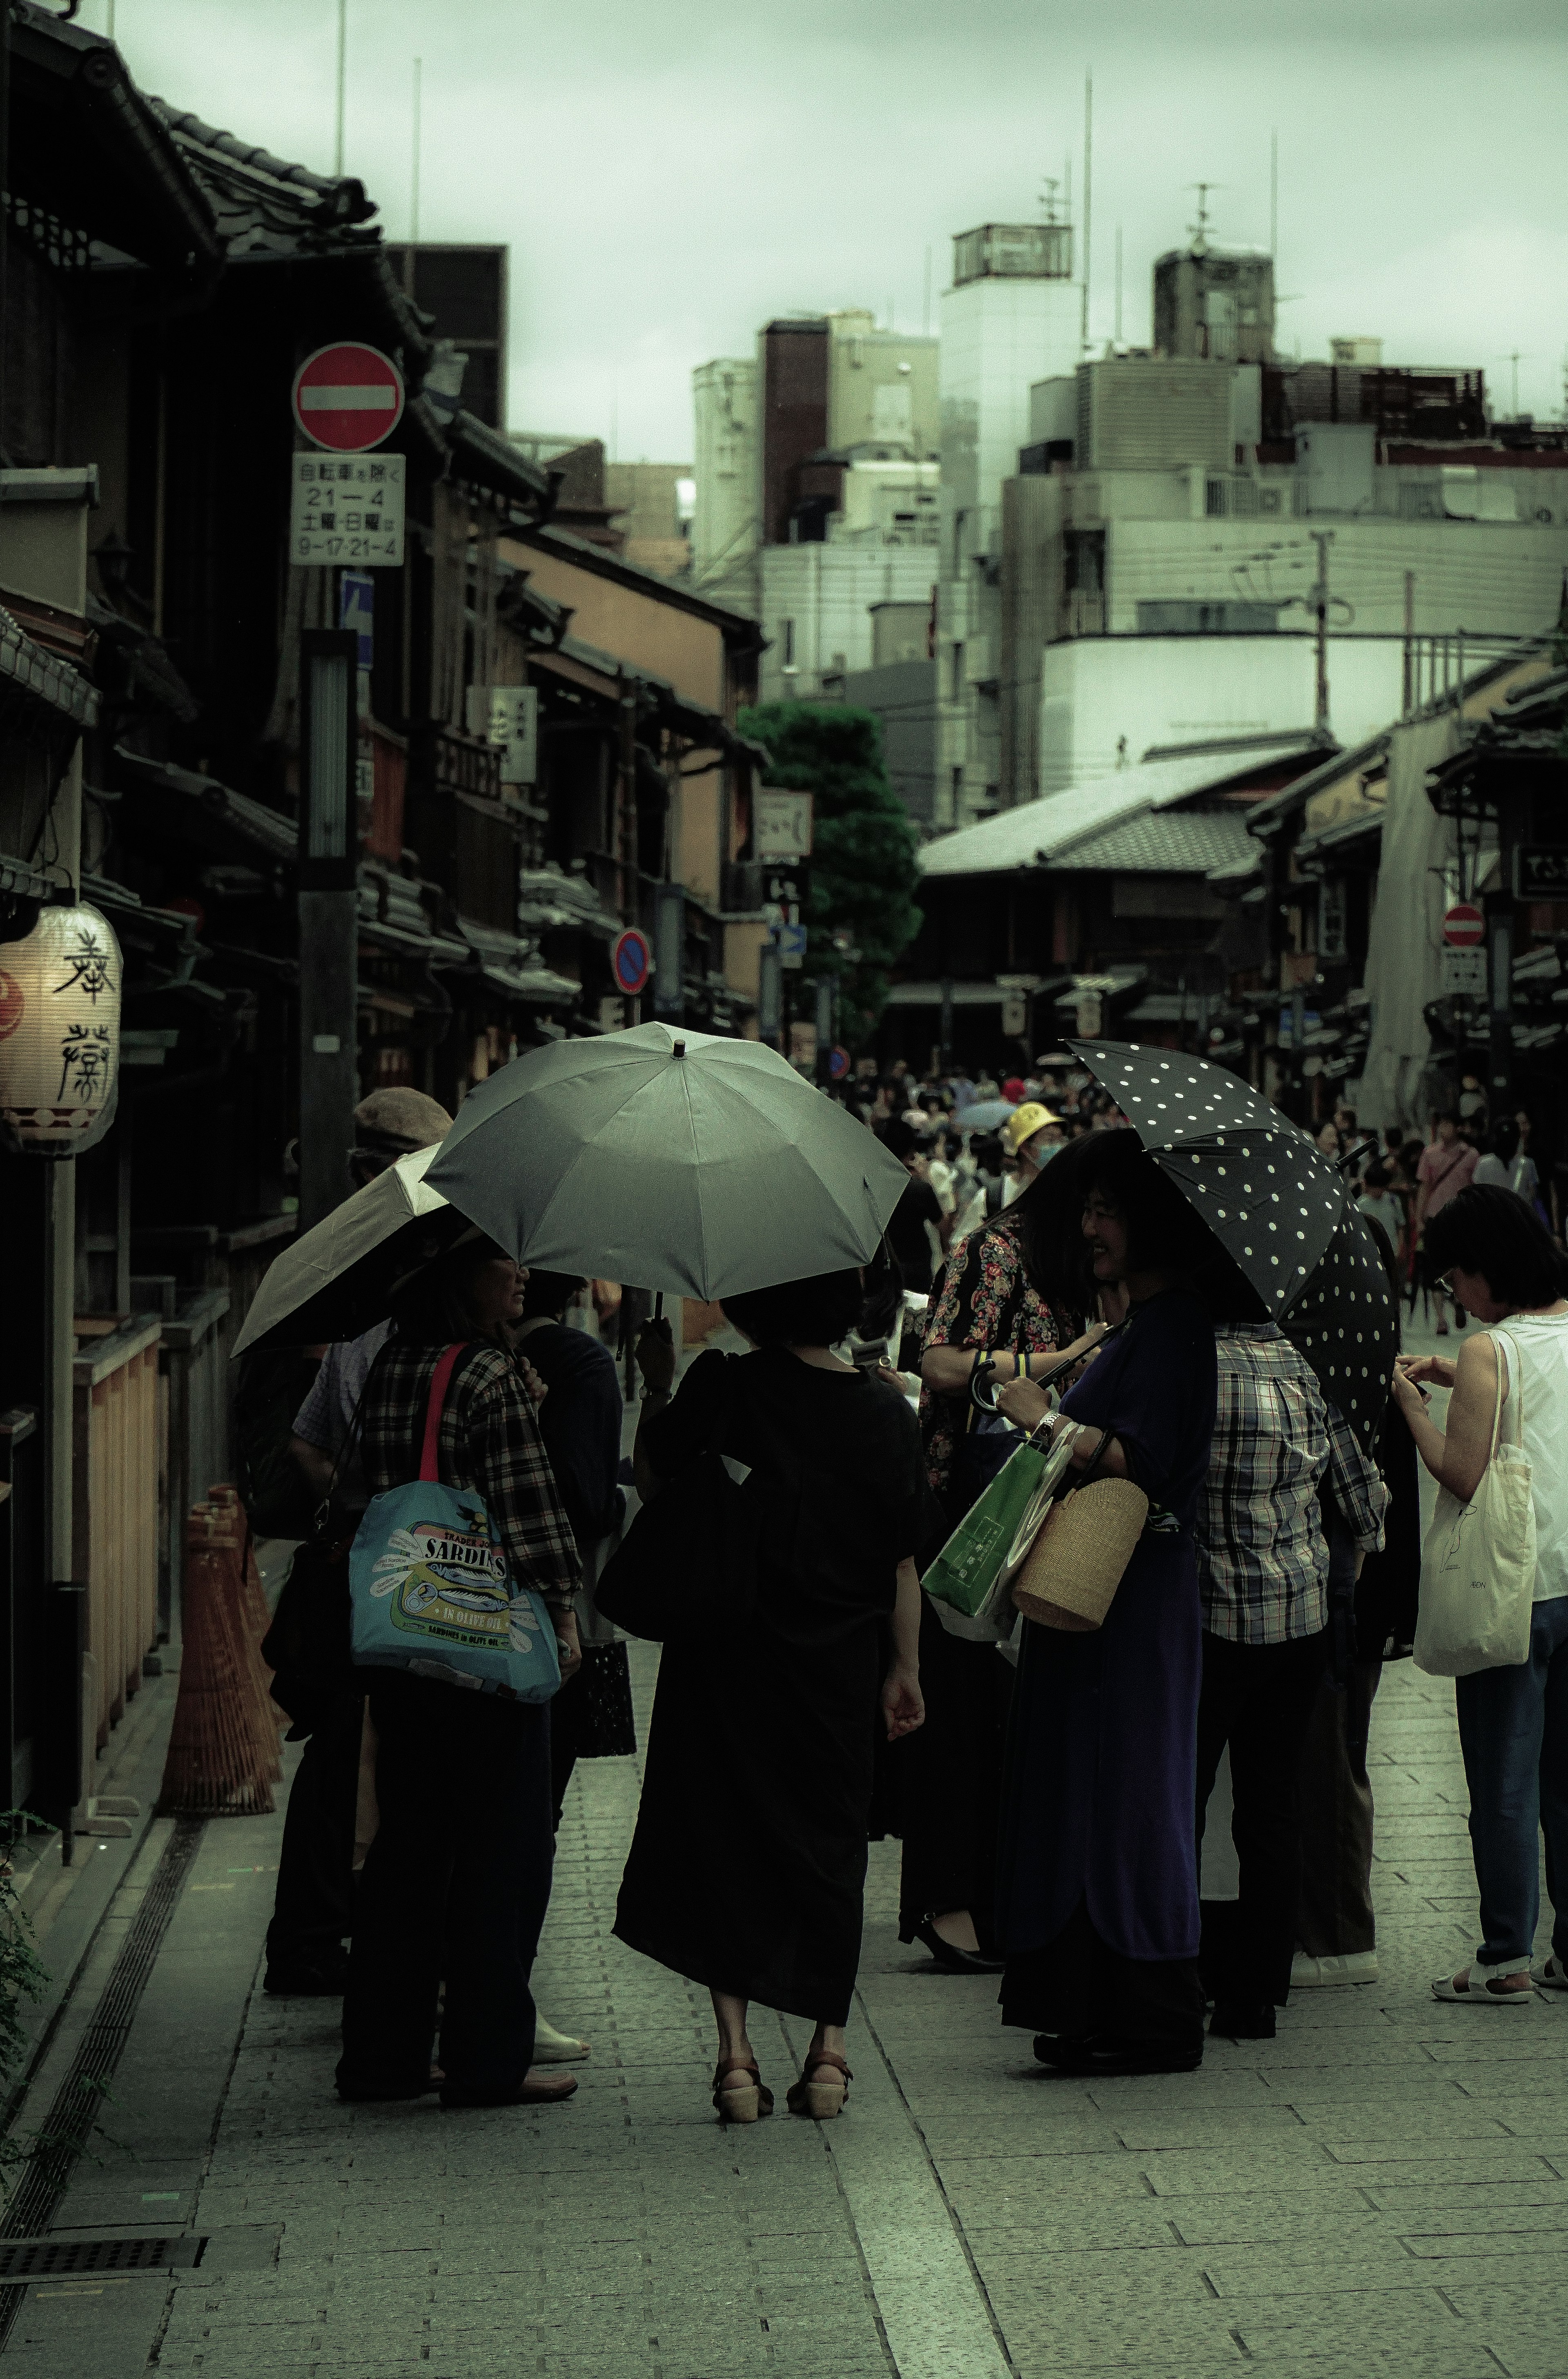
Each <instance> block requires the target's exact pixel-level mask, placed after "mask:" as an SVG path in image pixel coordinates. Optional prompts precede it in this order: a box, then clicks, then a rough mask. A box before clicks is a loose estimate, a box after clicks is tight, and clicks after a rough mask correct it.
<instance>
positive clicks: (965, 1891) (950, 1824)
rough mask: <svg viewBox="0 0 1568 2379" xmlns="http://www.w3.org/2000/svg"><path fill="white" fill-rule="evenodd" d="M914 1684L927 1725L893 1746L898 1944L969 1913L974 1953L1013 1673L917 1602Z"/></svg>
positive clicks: (989, 1884) (989, 1904)
mask: <svg viewBox="0 0 1568 2379" xmlns="http://www.w3.org/2000/svg"><path fill="white" fill-rule="evenodd" d="M921 1601H922V1606H923V1607H922V1610H921V1614H920V1682H921V1687H922V1690H923V1694H924V1696H925V1724H924V1725H923V1727H922V1728H921V1729H920V1730H919V1732H918V1733H915V1734H911V1735H910V1736H909V1737H908V1738H907V1739H906V1741H905V1742H903V1743H901V1744H899V1745H896V1746H895V1747H894V1753H893V1757H892V1760H891V1761H890V1763H889V1766H890V1768H891V1769H897V1770H899V1771H900V1774H899V1795H900V1804H899V1805H900V1824H901V1827H902V1830H903V1838H904V1855H903V1866H902V1873H901V1880H900V1886H899V1940H900V1941H911V1940H913V1938H914V1933H915V1927H916V1926H918V1925H919V1923H920V1922H921V1919H922V1918H923V1917H924V1916H928V1915H936V1916H945V1915H947V1914H950V1913H952V1912H953V1911H955V1910H958V1909H960V1908H967V1909H968V1910H969V1911H970V1914H971V1915H972V1917H973V1918H974V1926H975V1931H976V1934H977V1935H978V1937H979V1939H980V1943H981V1947H982V1948H983V1949H985V1950H989V1949H990V1947H991V1944H992V1942H993V1940H994V1939H995V1928H994V1921H993V1904H994V1902H995V1891H996V1837H997V1832H998V1829H999V1827H1000V1823H1001V1806H1002V1764H1003V1759H1004V1757H1005V1753H1006V1747H1007V1707H1008V1703H1009V1702H1010V1700H1011V1698H1012V1690H1013V1673H1012V1671H1011V1669H1010V1668H1009V1667H1008V1666H1007V1662H1006V1660H1000V1659H998V1657H997V1654H996V1648H995V1645H992V1644H970V1643H966V1642H965V1641H964V1640H963V1639H962V1638H961V1637H960V1636H949V1635H948V1634H947V1630H946V1628H945V1627H944V1626H943V1624H942V1623H941V1621H940V1620H939V1619H938V1618H937V1616H936V1613H935V1610H934V1609H933V1608H932V1605H931V1603H930V1601H929V1600H927V1598H926V1597H925V1596H922V1598H921Z"/></svg>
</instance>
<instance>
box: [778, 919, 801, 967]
mask: <svg viewBox="0 0 1568 2379" xmlns="http://www.w3.org/2000/svg"><path fill="white" fill-rule="evenodd" d="M805 954H806V929H805V927H804V926H803V925H791V924H788V923H786V924H782V925H780V926H779V928H778V963H779V965H780V966H787V967H798V966H799V965H801V963H802V960H804V958H805Z"/></svg>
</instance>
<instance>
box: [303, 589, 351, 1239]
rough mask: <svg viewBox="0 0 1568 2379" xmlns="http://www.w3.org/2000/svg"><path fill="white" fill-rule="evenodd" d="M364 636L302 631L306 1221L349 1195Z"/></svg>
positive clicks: (312, 1220) (314, 1219)
mask: <svg viewBox="0 0 1568 2379" xmlns="http://www.w3.org/2000/svg"><path fill="white" fill-rule="evenodd" d="M358 663H359V640H358V638H357V636H356V635H355V634H353V633H352V632H349V631H344V630H341V629H335V628H320V629H308V630H307V631H306V632H305V633H304V634H302V636H301V637H300V656H299V682H300V735H299V1225H300V1228H301V1230H307V1231H308V1229H309V1228H310V1226H311V1225H312V1224H314V1223H319V1222H320V1221H321V1219H322V1217H323V1216H324V1215H327V1214H331V1213H332V1209H333V1208H334V1207H335V1206H338V1205H341V1204H342V1202H343V1201H344V1198H345V1197H346V1196H347V1195H348V1190H349V1178H348V1152H349V1149H350V1147H351V1146H352V1145H353V1141H354V1110H355V1107H356V1105H357V1103H358V1099H359V1060H358V1049H357V1031H358V1003H359V983H358V957H359V935H358V916H357V912H358V894H357V890H356V881H357V875H358V835H357V831H356V803H355V762H356V757H357V747H358V704H357V700H356V694H357V674H358Z"/></svg>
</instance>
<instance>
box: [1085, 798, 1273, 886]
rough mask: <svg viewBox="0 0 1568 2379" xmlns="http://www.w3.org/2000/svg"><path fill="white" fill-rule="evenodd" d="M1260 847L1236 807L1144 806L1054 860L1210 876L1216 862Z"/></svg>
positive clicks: (1163, 873) (1229, 860) (1150, 872)
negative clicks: (1169, 808)
mask: <svg viewBox="0 0 1568 2379" xmlns="http://www.w3.org/2000/svg"><path fill="white" fill-rule="evenodd" d="M1256 849H1257V845H1256V844H1255V843H1253V842H1251V841H1250V840H1249V839H1248V832H1247V821H1246V818H1245V816H1244V815H1241V814H1240V813H1238V812H1236V811H1235V810H1166V811H1161V810H1145V811H1144V813H1143V815H1141V816H1140V817H1130V818H1123V819H1121V820H1120V821H1118V823H1117V824H1116V825H1115V826H1111V827H1106V828H1105V830H1104V833H1103V834H1094V835H1089V836H1086V837H1085V839H1083V840H1082V841H1081V842H1075V843H1074V844H1073V846H1072V849H1071V850H1070V851H1065V852H1064V853H1063V855H1062V857H1061V858H1060V859H1058V860H1057V861H1056V863H1055V864H1056V865H1057V866H1058V867H1064V868H1073V869H1078V868H1086V867H1095V868H1115V869H1116V871H1117V873H1118V874H1122V875H1128V874H1130V875H1140V874H1141V875H1147V876H1206V875H1207V874H1208V873H1209V870H1210V869H1211V868H1212V867H1224V866H1227V865H1229V864H1230V863H1232V862H1234V861H1236V860H1246V859H1248V858H1249V857H1251V856H1252V854H1253V853H1254V852H1255V851H1256Z"/></svg>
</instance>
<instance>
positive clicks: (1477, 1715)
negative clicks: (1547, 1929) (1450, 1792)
mask: <svg viewBox="0 0 1568 2379" xmlns="http://www.w3.org/2000/svg"><path fill="white" fill-rule="evenodd" d="M1453 1699H1454V1707H1455V1709H1456V1710H1457V1713H1458V1718H1459V1743H1460V1747H1461V1749H1462V1750H1463V1752H1464V1754H1465V1781H1466V1783H1467V1784H1468V1785H1469V1788H1470V1845H1471V1849H1472V1851H1473V1853H1474V1854H1475V1861H1476V1881H1477V1883H1478V1885H1479V1886H1480V1892H1481V1931H1482V1934H1483V1936H1484V1938H1483V1940H1482V1942H1481V1945H1480V1948H1479V1950H1478V1951H1477V1953H1476V1956H1477V1962H1478V1964H1479V1965H1482V1966H1508V1967H1512V1968H1514V1969H1515V1970H1517V1969H1518V1968H1519V1967H1520V1966H1521V1965H1522V1964H1523V1963H1525V1962H1526V1961H1527V1960H1528V1958H1529V1956H1530V1953H1531V1950H1532V1949H1533V1948H1534V1945H1535V1938H1536V1920H1537V1918H1538V1915H1539V1914H1540V1869H1539V1853H1538V1846H1537V1837H1538V1834H1539V1833H1540V1832H1541V1831H1542V1830H1543V1829H1544V1830H1545V1834H1546V1886H1547V1890H1548V1892H1549V1893H1550V1897H1551V1905H1552V1910H1553V1913H1554V1915H1555V1919H1556V1922H1555V1925H1554V1927H1553V1931H1552V1937H1551V1946H1552V1949H1553V1950H1554V1951H1555V1953H1556V1955H1557V1956H1558V1957H1559V1958H1560V1959H1562V1960H1565V1961H1568V1595H1559V1596H1557V1597H1555V1598H1554V1599H1553V1600H1551V1601H1550V1602H1538V1603H1537V1605H1536V1611H1535V1618H1534V1621H1533V1623H1532V1624H1531V1628H1530V1657H1529V1659H1528V1660H1522V1661H1521V1662H1520V1663H1519V1665H1518V1667H1517V1668H1509V1669H1481V1670H1478V1672H1477V1673H1476V1674H1475V1675H1474V1676H1473V1677H1460V1678H1458V1679H1456V1681H1455V1684H1454V1690H1453Z"/></svg>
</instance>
